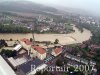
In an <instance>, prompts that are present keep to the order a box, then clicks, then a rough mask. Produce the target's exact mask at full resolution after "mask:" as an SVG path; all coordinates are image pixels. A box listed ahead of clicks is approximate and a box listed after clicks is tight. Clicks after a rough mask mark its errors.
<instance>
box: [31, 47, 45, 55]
mask: <svg viewBox="0 0 100 75" xmlns="http://www.w3.org/2000/svg"><path fill="white" fill-rule="evenodd" d="M32 48H33V49H35V50H36V51H37V52H39V53H40V54H44V53H46V51H45V49H44V48H42V47H40V46H32Z"/></svg>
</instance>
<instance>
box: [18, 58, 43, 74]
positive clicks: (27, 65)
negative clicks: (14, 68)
mask: <svg viewBox="0 0 100 75" xmlns="http://www.w3.org/2000/svg"><path fill="white" fill-rule="evenodd" d="M42 63H43V62H42V61H41V60H39V59H34V60H31V61H28V62H26V63H24V64H22V65H20V66H19V68H20V69H21V70H22V71H23V72H24V73H29V72H31V68H32V66H34V65H35V66H36V67H38V66H40V65H41V64H42ZM33 68H34V67H33Z"/></svg>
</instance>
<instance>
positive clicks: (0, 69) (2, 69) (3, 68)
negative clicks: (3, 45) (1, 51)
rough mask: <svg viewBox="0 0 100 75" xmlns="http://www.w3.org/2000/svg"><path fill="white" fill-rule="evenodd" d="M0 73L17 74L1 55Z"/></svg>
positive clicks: (3, 74) (5, 74)
mask: <svg viewBox="0 0 100 75" xmlns="http://www.w3.org/2000/svg"><path fill="white" fill-rule="evenodd" d="M0 75H17V74H16V73H15V72H14V70H13V69H12V68H11V67H10V66H9V65H8V63H7V62H6V61H5V60H4V58H3V57H2V56H1V55H0Z"/></svg>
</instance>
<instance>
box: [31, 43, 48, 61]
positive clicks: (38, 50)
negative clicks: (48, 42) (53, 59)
mask: <svg viewBox="0 0 100 75" xmlns="http://www.w3.org/2000/svg"><path fill="white" fill-rule="evenodd" d="M31 53H32V56H33V57H38V58H39V59H40V60H43V59H45V58H46V50H45V49H44V48H42V47H40V46H34V45H33V46H32V47H31Z"/></svg>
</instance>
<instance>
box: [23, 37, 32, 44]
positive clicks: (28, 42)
mask: <svg viewBox="0 0 100 75" xmlns="http://www.w3.org/2000/svg"><path fill="white" fill-rule="evenodd" d="M21 41H22V42H24V43H25V44H27V45H31V44H32V42H30V40H29V39H26V38H23V39H21Z"/></svg>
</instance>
